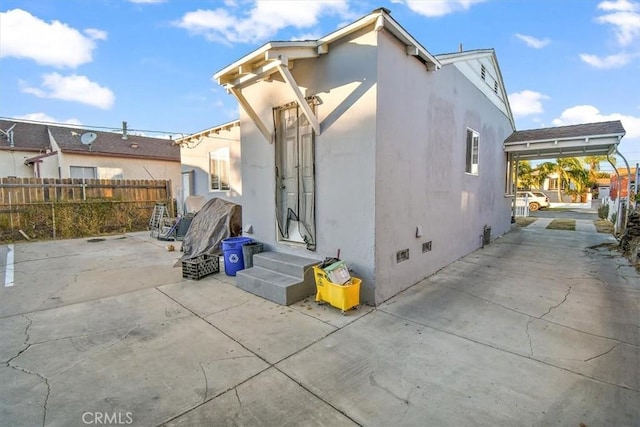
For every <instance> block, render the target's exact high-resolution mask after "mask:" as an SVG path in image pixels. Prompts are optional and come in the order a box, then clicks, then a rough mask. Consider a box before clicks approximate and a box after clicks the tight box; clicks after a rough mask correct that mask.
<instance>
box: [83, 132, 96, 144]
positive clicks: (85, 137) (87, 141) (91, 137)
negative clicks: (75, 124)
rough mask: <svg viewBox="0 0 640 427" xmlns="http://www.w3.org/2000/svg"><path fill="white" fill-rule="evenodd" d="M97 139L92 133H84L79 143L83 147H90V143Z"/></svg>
mask: <svg viewBox="0 0 640 427" xmlns="http://www.w3.org/2000/svg"><path fill="white" fill-rule="evenodd" d="M97 137H98V135H96V134H95V133H93V132H85V133H83V134H82V136H81V137H80V142H82V143H83V144H84V145H91V143H93V141H95V140H96V138H97Z"/></svg>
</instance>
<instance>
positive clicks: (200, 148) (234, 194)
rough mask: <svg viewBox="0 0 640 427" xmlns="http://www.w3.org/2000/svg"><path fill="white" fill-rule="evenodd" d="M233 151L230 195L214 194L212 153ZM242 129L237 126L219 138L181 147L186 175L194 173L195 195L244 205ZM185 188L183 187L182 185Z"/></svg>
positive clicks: (222, 132)
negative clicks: (210, 167) (241, 153)
mask: <svg viewBox="0 0 640 427" xmlns="http://www.w3.org/2000/svg"><path fill="white" fill-rule="evenodd" d="M227 147H228V148H229V162H230V176H229V179H230V186H231V189H230V190H229V191H211V190H210V188H211V187H210V179H209V153H210V152H212V151H215V150H217V149H220V148H227ZM240 159H241V156H240V127H239V126H233V127H231V128H229V129H225V130H220V131H219V133H217V134H212V135H211V136H204V137H202V140H201V141H200V140H196V141H190V142H187V143H185V144H182V145H181V146H180V161H181V163H182V171H183V172H187V171H193V179H194V183H193V184H194V195H198V196H205V198H206V199H207V200H209V199H212V198H214V197H218V198H221V199H225V200H229V201H231V202H234V203H238V204H242V174H241V164H240ZM180 186H182V185H180Z"/></svg>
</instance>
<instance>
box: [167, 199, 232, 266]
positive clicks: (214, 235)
mask: <svg viewBox="0 0 640 427" xmlns="http://www.w3.org/2000/svg"><path fill="white" fill-rule="evenodd" d="M241 234H242V206H240V205H237V204H235V203H231V202H227V201H226V200H223V199H217V198H216V199H211V200H209V201H208V202H207V203H205V205H204V206H203V207H202V209H200V210H199V211H198V213H197V214H196V216H195V217H194V218H193V220H192V221H191V225H190V226H189V230H188V231H187V233H186V234H185V236H184V240H183V241H182V250H183V251H184V255H183V256H182V258H180V260H178V262H177V263H176V266H178V265H181V263H182V261H185V260H188V259H191V258H195V257H197V256H199V255H203V254H209V255H212V254H221V253H222V250H221V249H220V247H221V243H222V240H224V239H226V238H227V237H235V236H240V235H241Z"/></svg>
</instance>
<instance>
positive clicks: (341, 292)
mask: <svg viewBox="0 0 640 427" xmlns="http://www.w3.org/2000/svg"><path fill="white" fill-rule="evenodd" d="M313 274H314V276H315V279H316V290H317V293H316V301H317V302H326V303H329V304H331V305H332V306H333V307H335V308H339V309H340V310H341V311H342V314H343V315H344V314H345V313H346V312H347V310H351V309H352V308H357V307H358V306H359V305H360V284H361V283H362V280H361V279H358V278H357V277H352V278H351V279H350V280H349V281H348V282H347V283H346V284H344V285H339V284H337V283H333V282H331V281H330V280H329V278H328V277H327V274H326V273H325V272H324V270H323V269H321V268H320V267H318V266H317V265H314V266H313Z"/></svg>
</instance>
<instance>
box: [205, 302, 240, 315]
mask: <svg viewBox="0 0 640 427" xmlns="http://www.w3.org/2000/svg"><path fill="white" fill-rule="evenodd" d="M248 302H249V300H246V301H243V302H241V303H240V304H235V305H232V306H230V307H227V308H223V309H222V310H218V311H214V312H212V313H207V314H204V315H202V317H209V316H213V315H214V314H220V313H224V312H225V311H229V310H231V309H234V308H236V307H240V306H242V305H245V304H246V303H248Z"/></svg>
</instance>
